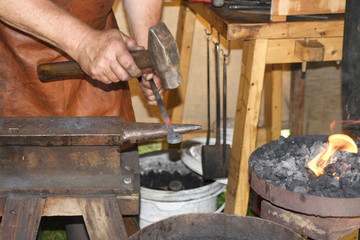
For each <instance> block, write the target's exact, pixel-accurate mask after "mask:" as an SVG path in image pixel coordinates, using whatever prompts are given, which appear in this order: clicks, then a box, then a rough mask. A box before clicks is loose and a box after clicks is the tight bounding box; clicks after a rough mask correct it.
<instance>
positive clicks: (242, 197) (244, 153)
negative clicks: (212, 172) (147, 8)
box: [225, 39, 268, 216]
mask: <svg viewBox="0 0 360 240" xmlns="http://www.w3.org/2000/svg"><path fill="white" fill-rule="evenodd" d="M267 47H268V40H267V39H257V40H251V41H245V44H244V53H243V59H242V67H241V79H240V86H239V93H238V100H237V106H236V116H235V126H234V137H233V145H232V150H231V159H230V163H229V176H228V186H227V193H226V203H225V206H226V207H225V212H226V213H231V214H238V215H241V216H246V213H247V209H248V203H249V193H250V185H249V176H248V169H249V157H250V154H251V153H252V151H253V150H254V149H255V145H256V137H257V129H258V121H259V114H260V102H261V95H262V91H263V84H264V74H265V65H266V63H265V61H266V53H267Z"/></svg>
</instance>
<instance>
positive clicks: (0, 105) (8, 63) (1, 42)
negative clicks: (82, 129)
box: [0, 0, 135, 121]
mask: <svg viewBox="0 0 360 240" xmlns="http://www.w3.org/2000/svg"><path fill="white" fill-rule="evenodd" d="M54 2H55V3H56V4H57V5H59V6H60V7H62V8H64V9H66V10H67V11H69V12H71V13H72V14H73V15H75V16H76V17H78V18H79V19H81V20H82V21H84V22H85V23H87V24H88V25H90V26H92V27H94V28H96V29H99V30H100V29H108V28H117V24H116V20H115V17H114V14H113V12H112V5H113V0H87V1H76V0H54ZM49 27H51V26H49ZM64 37H66V36H64ZM66 60H71V59H70V58H69V57H67V56H66V55H65V54H64V53H63V52H61V51H60V50H59V49H56V48H54V47H52V46H50V45H49V44H46V43H44V42H42V41H41V40H38V39H36V38H34V37H32V36H29V35H27V34H24V33H22V32H20V31H18V30H16V29H14V28H11V27H9V26H7V25H5V24H3V23H2V22H0V116H6V117H16V116H17V117H21V116H22V117H24V116H30V117H32V116H33V117H36V116H38V117H39V116H48V117H49V116H54V117H57V116H62V117H64V116H65V117H66V116H122V117H123V119H124V120H125V121H134V119H135V118H134V112H133V109H132V105H131V96H130V91H129V86H128V83H127V82H119V83H115V84H110V85H106V84H102V83H100V82H98V81H96V80H93V79H91V78H89V77H84V78H83V79H72V80H62V81H54V82H49V83H42V82H41V81H40V80H39V78H38V76H37V73H36V67H37V66H38V65H39V64H41V63H47V62H58V61H66Z"/></svg>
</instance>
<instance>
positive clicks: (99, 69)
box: [74, 29, 144, 84]
mask: <svg viewBox="0 0 360 240" xmlns="http://www.w3.org/2000/svg"><path fill="white" fill-rule="evenodd" d="M141 49H144V48H143V47H140V46H139V45H138V44H137V43H136V41H135V40H134V39H131V38H129V37H128V36H126V35H125V34H123V33H121V32H120V31H119V30H117V29H110V30H104V31H97V30H90V31H89V32H88V33H87V34H86V35H85V37H84V39H83V40H82V41H81V42H80V43H79V45H78V47H77V48H76V51H75V53H74V58H75V60H76V61H77V62H78V63H79V65H80V66H81V68H82V69H83V70H84V72H85V73H86V74H88V75H89V76H90V77H92V78H93V79H96V80H99V81H101V82H103V83H106V84H110V83H115V82H119V81H127V80H130V79H131V78H133V77H138V76H140V75H141V70H140V69H139V68H138V67H137V66H136V63H135V62H134V59H133V58H132V56H131V54H130V53H129V51H134V50H141Z"/></svg>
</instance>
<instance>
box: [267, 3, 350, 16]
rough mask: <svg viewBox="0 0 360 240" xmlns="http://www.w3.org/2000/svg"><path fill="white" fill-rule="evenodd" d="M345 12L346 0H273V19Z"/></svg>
mask: <svg viewBox="0 0 360 240" xmlns="http://www.w3.org/2000/svg"><path fill="white" fill-rule="evenodd" d="M344 12H345V0H311V1H308V0H272V2H271V16H272V19H271V20H273V21H274V20H275V21H276V20H279V19H278V18H279V17H281V16H288V15H314V14H334V13H344Z"/></svg>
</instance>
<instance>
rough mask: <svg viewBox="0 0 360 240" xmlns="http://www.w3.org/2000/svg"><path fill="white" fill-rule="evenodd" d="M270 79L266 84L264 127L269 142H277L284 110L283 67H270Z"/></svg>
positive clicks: (267, 79) (266, 79) (266, 80)
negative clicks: (282, 110) (282, 109)
mask: <svg viewBox="0 0 360 240" xmlns="http://www.w3.org/2000/svg"><path fill="white" fill-rule="evenodd" d="M268 68H269V75H270V76H269V77H268V78H266V77H265V83H264V98H265V101H264V104H265V108H264V115H265V116H264V126H265V128H266V129H267V134H266V135H267V142H269V141H272V140H276V139H278V138H279V137H280V132H281V120H282V118H281V108H282V65H281V64H277V65H270V66H268Z"/></svg>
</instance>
